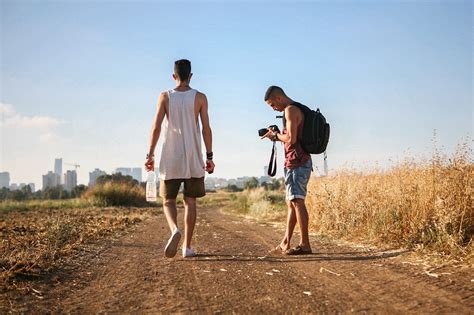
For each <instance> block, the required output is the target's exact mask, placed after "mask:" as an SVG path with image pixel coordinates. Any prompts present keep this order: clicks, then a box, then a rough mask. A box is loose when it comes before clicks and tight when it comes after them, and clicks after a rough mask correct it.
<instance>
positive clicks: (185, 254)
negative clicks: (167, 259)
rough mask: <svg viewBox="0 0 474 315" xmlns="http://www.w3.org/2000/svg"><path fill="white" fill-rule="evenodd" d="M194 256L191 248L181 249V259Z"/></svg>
mask: <svg viewBox="0 0 474 315" xmlns="http://www.w3.org/2000/svg"><path fill="white" fill-rule="evenodd" d="M195 256H196V253H195V252H194V251H193V250H192V249H191V248H187V247H183V258H187V257H195Z"/></svg>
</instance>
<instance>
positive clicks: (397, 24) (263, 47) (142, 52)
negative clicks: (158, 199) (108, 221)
mask: <svg viewBox="0 0 474 315" xmlns="http://www.w3.org/2000/svg"><path fill="white" fill-rule="evenodd" d="M0 6H1V7H0V11H1V22H0V23H1V26H2V27H1V40H2V45H1V55H2V58H1V74H0V75H1V77H2V80H1V81H0V85H1V86H0V151H1V152H0V172H2V171H8V172H10V176H11V179H12V181H13V182H24V183H26V182H34V183H35V184H36V185H37V186H38V187H40V186H41V178H42V177H41V176H42V175H44V174H45V173H46V172H47V171H48V170H52V171H54V165H53V164H52V161H54V158H56V157H58V156H61V157H62V158H63V162H65V163H72V164H78V165H80V167H79V168H78V169H77V175H78V178H77V180H78V183H82V184H87V183H88V175H89V172H91V171H93V170H94V169H95V168H99V169H101V170H104V171H106V172H107V173H112V172H113V170H114V169H115V168H117V167H123V166H132V167H142V168H143V163H144V160H145V156H146V153H147V152H148V141H149V134H150V129H151V124H152V121H153V118H154V114H155V112H156V101H157V98H158V95H159V93H160V92H161V91H164V90H166V89H170V88H173V86H174V82H173V80H172V77H171V74H172V69H173V62H174V61H175V60H177V59H179V58H188V59H190V60H191V62H192V69H193V70H192V72H193V79H192V81H191V86H192V87H193V88H196V89H198V90H200V91H202V92H204V93H206V95H207V98H208V101H209V113H210V123H211V127H212V129H213V135H214V137H213V141H214V147H213V151H214V160H215V164H216V169H215V173H214V174H213V176H211V177H214V176H215V177H219V178H237V177H241V176H259V175H260V174H261V170H262V167H263V166H264V165H266V164H267V163H268V160H269V156H270V152H271V143H270V142H269V141H268V140H260V138H259V137H258V135H257V130H258V129H260V128H263V127H267V126H269V125H272V124H278V125H281V121H280V120H277V119H276V118H275V116H276V114H277V113H276V112H273V111H272V110H271V108H270V107H269V106H268V105H267V104H266V103H265V102H264V101H263V95H264V93H265V90H266V89H267V87H268V86H269V85H279V86H281V87H283V88H284V90H285V91H286V92H287V93H288V95H289V96H290V97H291V98H292V99H294V100H295V101H299V102H301V103H302V104H305V105H308V106H310V107H311V108H313V109H316V108H320V109H321V112H322V113H323V114H324V115H325V117H326V119H327V120H328V122H329V123H330V124H331V137H330V140H329V145H328V152H327V153H328V169H329V170H330V171H334V170H337V169H340V168H342V167H344V166H346V165H349V166H350V165H353V166H356V167H360V168H366V167H370V166H371V165H378V166H381V167H387V166H389V165H390V164H393V163H396V162H397V161H400V160H403V159H404V158H405V157H413V158H429V157H431V156H432V152H433V149H434V144H433V137H434V136H433V135H434V133H435V130H436V143H437V145H438V146H439V147H444V149H445V152H447V153H448V154H450V153H452V152H453V151H454V149H455V146H456V145H457V144H458V143H460V142H462V141H466V140H463V139H465V137H471V138H472V135H473V134H474V130H473V128H474V127H473V120H474V116H473V114H474V112H473V102H472V29H473V27H472V2H471V1H438V2H425V1H418V2H415V1H413V2H401V1H400V2H397V1H390V2H376V1H356V0H355V1H352V2H334V3H333V2H324V1H321V2H276V3H274V4H272V5H271V6H270V5H268V3H265V2H259V1H255V2H254V3H249V2H235V3H202V2H189V1H183V2H179V3H173V2H138V3H135V2H128V1H120V2H116V1H115V2H114V1H87V2H77V1H67V2H64V1H63V2H53V1H42V2H34V1H31V2H29V1H9V0H4V1H1V3H0ZM169 12H180V14H181V15H182V19H183V20H186V21H188V23H189V25H193V27H183V28H179V27H174V26H173V25H174V24H175V21H174V17H173V16H172V15H169V14H168V13H169ZM200 16H206V17H207V18H206V19H204V20H203V19H202V18H200ZM242 16H245V17H246V19H245V23H243V22H242V18H241V17H242ZM257 29H258V30H259V31H256V30H257ZM164 38H166V39H167V40H166V41H164V40H163V39H164ZM162 140H163V137H161V140H160V142H159V145H158V147H157V151H156V152H155V153H156V156H157V159H158V158H159V156H160V154H161V151H160V143H162ZM283 159H284V158H283V148H282V146H281V145H278V173H277V176H278V177H279V176H282V174H283ZM313 159H314V164H315V166H316V167H317V168H318V169H323V168H324V163H323V158H322V156H321V155H316V156H313ZM66 169H70V170H73V169H74V167H73V166H71V167H69V166H68V167H65V168H64V169H63V170H62V173H64V171H65V170H66Z"/></svg>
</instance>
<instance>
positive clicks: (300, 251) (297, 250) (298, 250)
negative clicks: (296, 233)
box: [285, 246, 313, 255]
mask: <svg viewBox="0 0 474 315" xmlns="http://www.w3.org/2000/svg"><path fill="white" fill-rule="evenodd" d="M312 253H313V251H312V250H311V248H309V249H303V248H302V247H301V246H296V247H295V248H290V249H289V250H287V251H286V252H285V254H286V255H308V254H312Z"/></svg>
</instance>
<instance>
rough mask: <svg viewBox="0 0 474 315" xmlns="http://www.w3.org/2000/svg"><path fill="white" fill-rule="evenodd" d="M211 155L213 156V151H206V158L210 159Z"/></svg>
mask: <svg viewBox="0 0 474 315" xmlns="http://www.w3.org/2000/svg"><path fill="white" fill-rule="evenodd" d="M213 157H214V153H213V152H209V153H206V158H207V159H208V160H212V158H213Z"/></svg>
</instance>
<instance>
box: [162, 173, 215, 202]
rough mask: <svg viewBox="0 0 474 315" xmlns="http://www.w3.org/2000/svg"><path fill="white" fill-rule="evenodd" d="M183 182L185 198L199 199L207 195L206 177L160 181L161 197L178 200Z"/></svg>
mask: <svg viewBox="0 0 474 315" xmlns="http://www.w3.org/2000/svg"><path fill="white" fill-rule="evenodd" d="M182 182H184V190H183V194H184V196H185V197H190V198H199V197H204V196H205V195H206V188H205V187H204V177H200V178H187V179H183V178H178V179H168V180H160V196H161V197H162V198H165V199H176V197H177V196H178V192H179V188H180V187H181V183H182Z"/></svg>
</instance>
